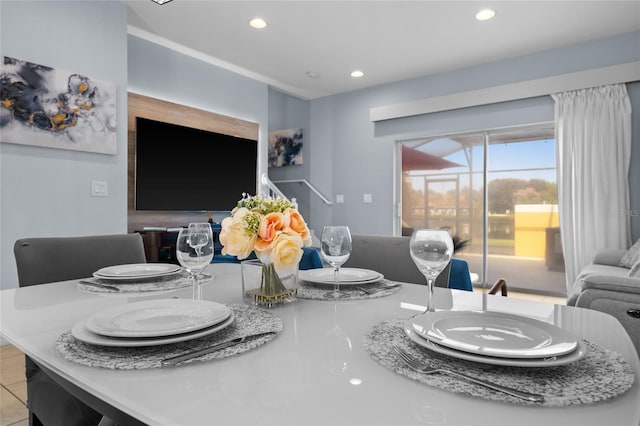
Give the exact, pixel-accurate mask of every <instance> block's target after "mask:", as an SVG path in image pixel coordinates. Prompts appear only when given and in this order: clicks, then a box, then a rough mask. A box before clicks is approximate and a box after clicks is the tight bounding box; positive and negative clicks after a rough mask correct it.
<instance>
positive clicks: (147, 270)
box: [93, 263, 182, 281]
mask: <svg viewBox="0 0 640 426" xmlns="http://www.w3.org/2000/svg"><path fill="white" fill-rule="evenodd" d="M181 271H182V268H181V267H180V266H179V265H174V264H171V263H132V264H126V265H115V266H108V267H106V268H102V269H99V270H97V271H96V272H94V273H93V276H94V277H95V278H101V279H105V280H115V281H120V280H124V281H132V280H143V279H151V278H159V277H166V276H170V275H174V274H177V273H179V272H181Z"/></svg>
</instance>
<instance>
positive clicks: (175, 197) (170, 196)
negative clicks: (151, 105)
mask: <svg viewBox="0 0 640 426" xmlns="http://www.w3.org/2000/svg"><path fill="white" fill-rule="evenodd" d="M135 136H136V153H135V208H136V210H149V211H229V210H231V209H233V208H234V207H235V206H236V204H237V202H238V200H240V198H242V193H243V192H246V193H248V194H252V195H253V194H255V193H256V185H257V159H258V142H257V141H255V140H252V139H244V138H240V137H235V136H229V135H224V134H221V133H215V132H210V131H206V130H200V129H194V128H190V127H184V126H179V125H176V124H171V123H164V122H160V121H155V120H149V119H146V118H142V117H136V131H135Z"/></svg>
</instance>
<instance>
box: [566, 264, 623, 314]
mask: <svg viewBox="0 0 640 426" xmlns="http://www.w3.org/2000/svg"><path fill="white" fill-rule="evenodd" d="M628 274H629V270H628V269H627V268H621V267H619V266H610V265H601V264H598V263H592V264H589V265H587V266H585V267H584V268H582V270H581V271H580V274H579V275H578V277H577V278H576V280H575V282H574V284H573V286H572V287H571V289H570V290H569V294H567V305H569V306H573V305H574V304H575V302H576V300H577V299H578V296H579V295H580V293H582V291H583V290H584V286H585V282H598V283H601V282H604V283H606V282H619V281H627V280H632V279H631V278H629V275H628Z"/></svg>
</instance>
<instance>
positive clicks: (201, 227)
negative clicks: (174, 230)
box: [176, 223, 213, 299]
mask: <svg viewBox="0 0 640 426" xmlns="http://www.w3.org/2000/svg"><path fill="white" fill-rule="evenodd" d="M176 257H177V258H178V262H180V265H182V267H183V268H184V269H186V270H187V272H189V274H190V275H191V279H192V280H193V298H194V299H201V298H202V294H201V290H200V287H199V286H198V276H199V274H200V273H201V272H202V271H204V270H205V268H206V267H207V266H208V265H209V264H210V263H211V261H212V260H213V231H212V230H211V225H210V224H209V223H190V224H189V227H188V228H182V229H181V230H180V232H179V233H178V239H177V241H176Z"/></svg>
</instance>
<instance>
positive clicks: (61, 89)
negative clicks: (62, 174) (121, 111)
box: [0, 56, 118, 154]
mask: <svg viewBox="0 0 640 426" xmlns="http://www.w3.org/2000/svg"><path fill="white" fill-rule="evenodd" d="M0 82H1V83H2V84H1V91H0V142H6V143H13V144H22V145H35V146H40V147H46V148H59V149H69V150H75V151H88V152H97V153H101V154H116V153H117V144H118V142H117V133H116V117H117V116H116V85H115V84H113V83H108V82H103V81H98V80H95V79H92V78H90V77H88V76H85V75H82V74H78V73H73V72H69V71H63V70H57V69H54V68H51V67H47V66H44V65H38V64H34V63H31V62H26V61H22V60H19V59H15V58H10V57H8V56H3V57H2V63H1V64H0Z"/></svg>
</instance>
